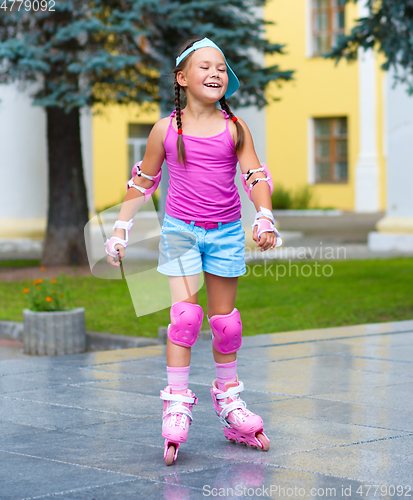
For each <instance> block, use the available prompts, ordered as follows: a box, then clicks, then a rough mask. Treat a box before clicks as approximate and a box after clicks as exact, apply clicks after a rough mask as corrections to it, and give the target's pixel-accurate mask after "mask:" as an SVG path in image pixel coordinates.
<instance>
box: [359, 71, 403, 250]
mask: <svg viewBox="0 0 413 500" xmlns="http://www.w3.org/2000/svg"><path fill="white" fill-rule="evenodd" d="M393 83H394V74H393V72H392V71H389V72H388V73H387V74H386V82H385V89H386V92H385V98H386V106H385V109H386V143H387V151H388V153H387V202H386V205H387V208H386V215H385V217H384V218H383V219H381V220H379V222H378V223H377V225H376V228H377V229H378V231H374V232H371V233H370V234H369V238H368V245H369V248H370V250H377V251H380V250H381V251H384V250H399V251H408V252H412V251H413V196H412V191H413V97H410V96H409V95H408V94H407V92H406V86H405V85H404V84H398V85H397V86H396V87H395V88H393Z"/></svg>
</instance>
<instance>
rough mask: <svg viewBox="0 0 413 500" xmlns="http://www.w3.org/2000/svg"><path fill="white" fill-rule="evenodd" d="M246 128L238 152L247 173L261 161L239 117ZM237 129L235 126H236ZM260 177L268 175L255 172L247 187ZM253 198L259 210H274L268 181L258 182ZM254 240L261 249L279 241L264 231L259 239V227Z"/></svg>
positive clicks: (249, 134) (253, 190)
mask: <svg viewBox="0 0 413 500" xmlns="http://www.w3.org/2000/svg"><path fill="white" fill-rule="evenodd" d="M238 120H239V122H240V123H241V125H242V127H243V129H244V135H245V140H244V145H243V147H242V149H241V151H240V152H239V153H238V161H239V164H240V167H241V172H242V173H243V174H246V173H247V172H248V170H255V169H257V168H260V167H261V165H260V162H259V160H258V157H257V154H256V152H255V148H254V142H253V140H252V136H251V132H250V131H249V129H248V127H247V125H246V123H245V122H244V120H242V119H241V118H238ZM234 129H235V126H234ZM259 177H262V178H264V177H266V175H265V173H264V172H255V173H254V174H252V175H251V177H250V178H249V179H248V180H247V181H246V183H247V187H248V188H249V186H250V184H251V183H252V182H254V181H255V179H258V178H259ZM251 199H252V201H253V203H254V206H255V209H256V210H257V212H260V211H261V208H260V207H262V208H266V209H268V210H271V212H272V202H271V194H270V188H269V186H268V184H267V182H257V184H256V185H255V186H254V187H253V188H252V190H251ZM259 218H260V219H268V220H271V219H270V218H269V217H265V216H263V217H259ZM253 240H254V241H255V242H257V245H258V246H259V247H261V251H264V250H268V249H269V248H274V247H275V244H276V242H277V236H276V235H275V233H269V232H268V233H267V232H265V233H262V234H261V236H260V239H259V240H258V236H257V227H255V228H254V232H253Z"/></svg>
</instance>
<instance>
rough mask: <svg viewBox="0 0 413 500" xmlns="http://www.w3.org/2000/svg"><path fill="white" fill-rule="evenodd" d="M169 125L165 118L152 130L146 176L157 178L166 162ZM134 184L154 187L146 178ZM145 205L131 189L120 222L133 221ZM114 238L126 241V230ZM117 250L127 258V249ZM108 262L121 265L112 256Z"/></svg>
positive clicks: (118, 231)
mask: <svg viewBox="0 0 413 500" xmlns="http://www.w3.org/2000/svg"><path fill="white" fill-rule="evenodd" d="M168 124H169V118H164V119H162V120H159V121H158V122H157V123H156V124H155V125H154V126H153V128H152V130H151V133H150V134H149V137H148V142H147V144H146V151H145V156H144V157H143V160H142V163H141V166H140V168H141V171H142V172H143V173H144V174H146V175H151V176H155V175H156V174H157V173H158V172H159V170H160V168H161V166H162V163H163V161H164V158H165V149H164V147H163V141H164V138H165V135H166V129H167V127H168ZM133 182H134V183H135V184H136V185H137V186H141V187H143V188H150V187H151V186H152V185H153V181H151V180H149V179H146V178H145V177H142V176H138V175H136V176H135V177H134V179H133ZM143 203H144V195H143V193H141V192H140V191H138V190H137V189H133V188H131V189H129V190H128V192H127V193H126V196H125V199H124V201H123V204H122V208H121V209H120V212H119V217H118V220H119V221H126V222H127V221H129V220H131V219H133V218H134V217H135V215H136V213H137V212H138V210H139V209H140V207H141V206H142V205H143ZM113 236H116V237H118V238H121V239H123V240H124V239H126V231H125V229H120V228H116V229H115V230H114V232H113ZM115 249H116V250H118V251H119V258H120V259H121V260H122V259H123V257H124V256H125V248H124V247H123V246H122V245H120V244H117V245H115ZM107 260H108V262H109V263H110V264H112V265H117V266H118V265H119V262H116V261H115V258H114V257H112V256H111V255H108V256H107Z"/></svg>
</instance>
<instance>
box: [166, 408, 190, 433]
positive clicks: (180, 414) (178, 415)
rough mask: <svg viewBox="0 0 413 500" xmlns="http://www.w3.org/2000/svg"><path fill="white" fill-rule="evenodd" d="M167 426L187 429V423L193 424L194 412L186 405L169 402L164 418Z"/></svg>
mask: <svg viewBox="0 0 413 500" xmlns="http://www.w3.org/2000/svg"><path fill="white" fill-rule="evenodd" d="M163 418H164V421H165V422H167V424H166V425H168V426H172V427H180V428H181V429H185V428H186V422H187V420H188V418H189V423H190V424H191V422H192V412H191V410H190V409H189V408H188V407H187V406H186V404H185V403H181V402H180V401H168V408H167V410H166V412H165V414H164V416H163Z"/></svg>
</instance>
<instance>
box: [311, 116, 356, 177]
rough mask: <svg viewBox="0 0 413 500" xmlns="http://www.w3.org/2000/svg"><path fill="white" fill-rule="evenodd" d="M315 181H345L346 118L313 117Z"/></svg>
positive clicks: (346, 170) (346, 166)
mask: <svg viewBox="0 0 413 500" xmlns="http://www.w3.org/2000/svg"><path fill="white" fill-rule="evenodd" d="M314 131H315V145H314V151H315V181H316V182H317V183H329V182H337V183H338V182H347V179H348V164H347V118H344V117H342V118H315V119H314Z"/></svg>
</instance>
